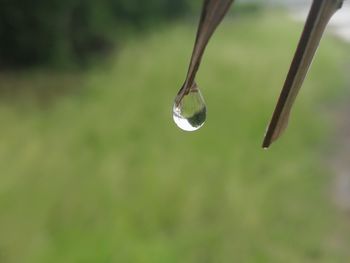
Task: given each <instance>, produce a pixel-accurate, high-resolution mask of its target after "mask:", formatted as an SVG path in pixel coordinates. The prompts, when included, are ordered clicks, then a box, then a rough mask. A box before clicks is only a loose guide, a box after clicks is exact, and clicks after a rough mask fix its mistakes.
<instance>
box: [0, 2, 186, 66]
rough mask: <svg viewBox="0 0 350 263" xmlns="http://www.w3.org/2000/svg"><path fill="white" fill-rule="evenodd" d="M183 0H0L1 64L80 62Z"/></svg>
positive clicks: (170, 13)
mask: <svg viewBox="0 0 350 263" xmlns="http://www.w3.org/2000/svg"><path fill="white" fill-rule="evenodd" d="M186 2H187V0H147V1H145V0H50V1H47V0H32V1H28V0H0V40H1V41H0V66H2V67H15V66H16V67H17V66H20V67H23V66H29V65H37V64H43V63H52V62H57V61H59V62H71V61H75V62H78V63H80V64H85V62H86V59H87V58H88V57H89V56H91V55H92V54H95V53H105V52H108V51H109V50H111V49H112V48H113V46H114V45H115V42H116V41H118V37H119V38H122V34H123V32H124V30H125V28H133V29H135V30H140V29H143V28H145V27H147V26H148V25H149V24H152V23H155V22H158V21H164V20H167V19H171V18H173V17H176V16H178V15H180V14H183V13H184V12H185V11H186V10H187V4H186Z"/></svg>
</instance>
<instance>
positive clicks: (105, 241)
mask: <svg viewBox="0 0 350 263" xmlns="http://www.w3.org/2000/svg"><path fill="white" fill-rule="evenodd" d="M200 4H201V3H200V1H197V2H191V1H185V0H181V1H180V0H152V1H143V0H103V1H96V0H89V1H77V0H76V1H62V0H61V1H41V0H35V1H23V0H11V1H7V2H6V1H5V2H3V3H2V7H1V8H0V39H1V43H0V69H1V70H0V122H1V124H2V125H1V129H0V262H1V263H27V262H28V263H29V262H30V263H31V262H33V263H39V262H45V263H47V262H57V263H58V262H60V263H61V262H65V263H70V262H72V263H73V262H74V263H75V262H81V263H85V262H99V263H107V262H118V263H119V262H121V263H124V262H131V263H146V262H147V263H148V262H149V263H156V262H159V263H165V262H166V263H173V262H174V263H175V262H181V263H185V262H186V263H187V262H191V263H192V262H198V263H205V262H208V263H209V262H210V263H211V262H215V263H216V262H220V263H221V262H349V261H350V251H349V247H350V223H349V217H348V214H346V213H344V212H342V211H340V210H339V209H338V207H337V206H336V204H335V203H334V202H333V199H332V185H333V181H334V180H335V176H334V171H333V170H332V160H331V159H332V158H330V156H332V155H333V154H334V153H335V152H336V151H337V149H336V147H335V146H334V145H335V140H337V139H336V138H334V134H335V132H336V129H337V124H336V121H335V120H334V119H335V118H334V116H336V115H337V114H338V111H339V105H343V104H345V102H346V98H348V97H349V96H348V93H349V91H347V89H348V87H349V83H348V80H349V79H348V77H347V71H348V68H349V67H348V64H347V62H348V61H349V60H348V59H349V45H348V44H345V43H343V42H342V41H340V40H339V39H336V38H334V37H332V36H330V35H327V36H326V37H325V39H324V40H323V42H322V45H321V47H320V50H319V52H318V56H317V58H316V59H315V61H314V64H313V67H312V69H311V71H310V74H309V76H308V78H307V80H306V83H305V85H304V87H303V90H302V92H301V94H300V97H299V98H298V100H297V103H296V107H295V110H294V114H293V116H292V120H291V123H290V126H289V129H288V131H287V133H286V134H285V135H284V136H283V137H282V139H281V140H280V141H279V142H278V143H276V144H275V145H273V147H272V148H271V149H270V150H268V151H263V150H262V149H261V148H260V144H261V141H262V137H263V134H264V131H265V127H266V125H267V122H268V120H269V118H270V114H271V112H272V110H273V107H274V103H275V100H276V98H277V96H278V94H279V91H280V88H281V85H282V83H283V81H284V78H285V74H286V72H287V70H288V67H289V64H290V61H291V58H292V55H293V51H294V49H295V47H296V44H297V41H298V38H299V35H300V32H301V29H302V25H301V24H299V23H296V22H293V21H292V20H291V19H290V17H289V16H288V14H287V12H286V11H285V10H282V9H275V8H272V6H264V5H262V4H261V3H251V2H249V3H245V2H242V1H241V2H238V4H237V5H234V6H233V8H232V12H231V13H230V14H229V16H228V17H227V19H226V20H225V22H224V23H223V24H222V25H221V27H220V28H219V29H218V31H217V32H216V34H215V36H214V38H213V39H212V42H211V43H210V45H209V47H208V49H207V52H206V54H205V57H204V60H203V65H202V67H201V69H200V72H199V76H198V83H199V85H200V86H201V89H202V92H203V94H204V96H205V99H206V102H207V105H208V120H207V123H206V124H205V126H204V127H203V128H202V129H201V130H200V131H198V132H195V133H185V132H182V131H180V130H179V129H178V128H177V127H176V126H175V125H174V124H173V122H172V117H171V108H172V104H173V99H174V97H175V95H176V93H177V90H178V89H179V87H180V86H181V84H182V81H183V79H184V75H185V73H186V69H187V65H188V60H189V56H190V54H191V49H192V45H193V40H194V35H195V32H196V26H197V20H198V17H199V13H200ZM343 121H344V122H346V121H348V120H347V119H344V120H343ZM337 142H338V143H339V141H337Z"/></svg>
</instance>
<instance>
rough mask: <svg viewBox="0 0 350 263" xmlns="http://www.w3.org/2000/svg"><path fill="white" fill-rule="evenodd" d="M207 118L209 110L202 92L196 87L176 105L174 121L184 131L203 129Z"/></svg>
mask: <svg viewBox="0 0 350 263" xmlns="http://www.w3.org/2000/svg"><path fill="white" fill-rule="evenodd" d="M206 116H207V108H206V105H205V102H204V99H203V96H202V94H201V92H200V90H199V89H198V88H197V87H196V88H194V89H191V90H190V91H189V92H188V94H186V95H184V97H183V98H182V99H181V101H180V102H179V103H176V102H175V103H174V107H173V119H174V122H175V123H176V125H177V126H178V127H179V128H180V129H182V130H184V131H195V130H198V129H199V128H201V127H202V126H203V124H204V122H205V119H206Z"/></svg>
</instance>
